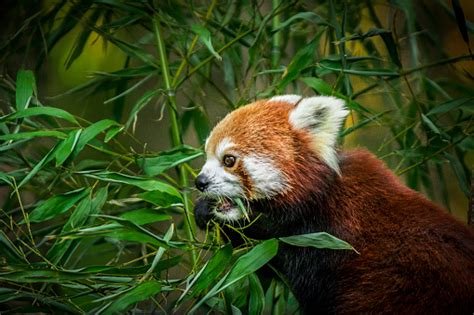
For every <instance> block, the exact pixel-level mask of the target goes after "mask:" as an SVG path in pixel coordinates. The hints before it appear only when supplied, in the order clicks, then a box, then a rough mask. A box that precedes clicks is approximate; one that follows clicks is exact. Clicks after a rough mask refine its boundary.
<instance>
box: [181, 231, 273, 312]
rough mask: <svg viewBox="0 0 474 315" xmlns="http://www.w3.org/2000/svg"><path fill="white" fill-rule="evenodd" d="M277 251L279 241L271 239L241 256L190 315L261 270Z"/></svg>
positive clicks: (194, 307)
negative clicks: (212, 298) (214, 297)
mask: <svg viewBox="0 0 474 315" xmlns="http://www.w3.org/2000/svg"><path fill="white" fill-rule="evenodd" d="M277 250H278V241H277V240H276V239H270V240H266V241H263V242H262V243H260V244H258V245H257V246H255V247H254V248H252V249H251V250H250V251H249V252H248V253H246V254H244V255H242V256H240V257H239V259H237V261H236V262H235V264H234V266H233V267H232V269H231V270H230V271H229V272H228V273H227V274H226V275H225V276H224V277H223V278H222V279H221V281H219V282H218V283H217V284H216V285H214V287H212V289H211V290H209V292H208V293H207V294H206V295H205V296H204V297H203V298H202V299H201V300H200V301H199V302H197V303H196V304H195V305H194V306H193V308H192V309H191V310H190V311H189V313H194V312H195V311H196V310H197V309H198V308H199V307H200V306H201V305H202V304H203V303H205V302H206V301H207V300H208V299H210V298H211V297H213V296H215V295H216V294H218V293H219V292H221V291H223V290H224V289H226V288H227V287H229V286H231V285H233V284H234V283H236V282H237V281H239V280H241V279H243V278H245V277H246V276H248V275H250V274H252V273H254V272H255V271H257V270H258V269H260V268H261V267H262V266H263V265H265V264H266V263H268V262H269V261H270V260H271V259H272V258H273V257H275V255H276V253H277Z"/></svg>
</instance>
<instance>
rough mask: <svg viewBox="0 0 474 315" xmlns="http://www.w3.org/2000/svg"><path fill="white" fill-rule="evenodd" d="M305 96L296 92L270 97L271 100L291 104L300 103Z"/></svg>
mask: <svg viewBox="0 0 474 315" xmlns="http://www.w3.org/2000/svg"><path fill="white" fill-rule="evenodd" d="M302 98H303V97H302V96H300V95H295V94H286V95H277V96H274V97H272V98H271V99H269V100H268V101H269V102H285V103H288V104H291V105H295V104H296V103H298V102H299V101H300V100H301V99H302Z"/></svg>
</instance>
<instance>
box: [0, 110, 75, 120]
mask: <svg viewBox="0 0 474 315" xmlns="http://www.w3.org/2000/svg"><path fill="white" fill-rule="evenodd" d="M42 115H44V116H51V117H57V118H61V119H64V120H67V121H70V122H72V123H75V124H77V120H76V118H74V116H73V115H71V114H70V113H68V112H67V111H65V110H63V109H60V108H55V107H47V106H43V107H29V108H26V109H22V110H19V111H17V112H15V113H12V114H9V115H5V116H3V117H0V123H1V122H5V121H9V120H14V119H18V118H25V117H32V116H42Z"/></svg>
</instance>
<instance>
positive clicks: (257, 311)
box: [248, 273, 265, 315]
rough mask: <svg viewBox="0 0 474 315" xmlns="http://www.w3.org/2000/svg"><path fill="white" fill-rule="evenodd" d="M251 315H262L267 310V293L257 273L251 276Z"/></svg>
mask: <svg viewBox="0 0 474 315" xmlns="http://www.w3.org/2000/svg"><path fill="white" fill-rule="evenodd" d="M248 306H249V314H250V315H261V314H263V310H264V309H265V293H264V292H263V287H262V284H261V283H260V279H259V278H258V276H257V275H256V274H255V273H252V274H250V275H249V304H248Z"/></svg>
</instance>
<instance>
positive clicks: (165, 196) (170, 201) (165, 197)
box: [137, 190, 182, 208]
mask: <svg viewBox="0 0 474 315" xmlns="http://www.w3.org/2000/svg"><path fill="white" fill-rule="evenodd" d="M137 197H138V198H140V199H142V200H144V201H147V202H149V203H151V204H153V205H155V206H158V207H161V208H169V207H172V206H173V205H176V204H181V203H182V199H181V197H180V196H177V195H172V194H169V193H167V192H164V191H162V190H153V191H147V192H144V193H140V194H138V195H137Z"/></svg>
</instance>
